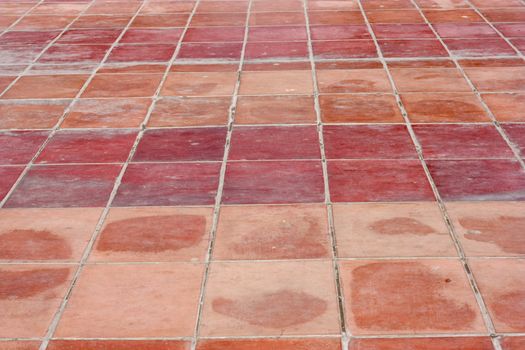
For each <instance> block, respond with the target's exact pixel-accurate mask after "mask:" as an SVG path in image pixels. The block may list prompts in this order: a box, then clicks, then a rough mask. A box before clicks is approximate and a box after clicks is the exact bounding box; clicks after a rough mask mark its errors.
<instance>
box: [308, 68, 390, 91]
mask: <svg viewBox="0 0 525 350" xmlns="http://www.w3.org/2000/svg"><path fill="white" fill-rule="evenodd" d="M317 82H318V86H319V91H320V92H321V93H357V92H391V91H392V87H391V86H390V82H389V81H388V76H387V75H386V73H385V71H384V70H382V69H349V70H347V69H331V70H322V69H319V70H317Z"/></svg>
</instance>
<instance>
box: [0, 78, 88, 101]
mask: <svg viewBox="0 0 525 350" xmlns="http://www.w3.org/2000/svg"><path fill="white" fill-rule="evenodd" d="M87 78H88V76H87V75H74V74H72V75H30V76H23V77H22V78H20V79H19V80H18V81H17V82H16V83H15V84H14V85H13V86H12V87H11V88H10V89H9V90H7V92H6V93H5V94H4V95H3V96H2V98H3V99H6V98H13V99H21V98H27V99H29V98H68V97H75V95H76V94H77V93H78V91H79V90H80V88H81V87H82V85H84V82H85V81H86V80H87Z"/></svg>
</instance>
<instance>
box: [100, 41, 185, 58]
mask: <svg viewBox="0 0 525 350" xmlns="http://www.w3.org/2000/svg"><path fill="white" fill-rule="evenodd" d="M175 48H176V45H168V44H144V45H138V44H134V45H118V46H116V47H115V48H113V50H111V54H110V55H109V57H108V62H168V61H169V60H170V59H171V57H172V56H173V53H174V52H175Z"/></svg>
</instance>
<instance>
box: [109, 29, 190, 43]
mask: <svg viewBox="0 0 525 350" xmlns="http://www.w3.org/2000/svg"><path fill="white" fill-rule="evenodd" d="M182 30H183V29H182V28H169V29H128V30H127V31H126V33H124V36H122V38H121V39H120V41H119V43H121V44H141V43H142V44H146V43H147V44H153V43H157V44H172V45H176V44H177V41H178V40H179V39H180V36H181V34H182Z"/></svg>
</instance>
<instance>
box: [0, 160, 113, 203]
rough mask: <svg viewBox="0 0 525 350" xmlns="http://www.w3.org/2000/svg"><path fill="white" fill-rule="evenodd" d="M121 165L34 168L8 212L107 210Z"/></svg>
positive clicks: (14, 195)
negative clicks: (31, 209)
mask: <svg viewBox="0 0 525 350" xmlns="http://www.w3.org/2000/svg"><path fill="white" fill-rule="evenodd" d="M119 172H120V165H48V166H43V165H39V166H33V167H32V168H31V169H30V170H29V172H28V173H27V174H26V175H25V176H24V178H23V179H22V181H21V182H20V183H19V184H18V186H17V187H16V189H15V191H14V192H13V194H12V195H11V197H10V198H9V200H8V201H7V204H6V206H7V207H8V208H35V207H43V208H67V207H103V206H105V205H106V202H107V200H108V198H109V195H110V193H111V190H112V189H113V184H114V182H115V178H116V177H117V175H118V174H119Z"/></svg>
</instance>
